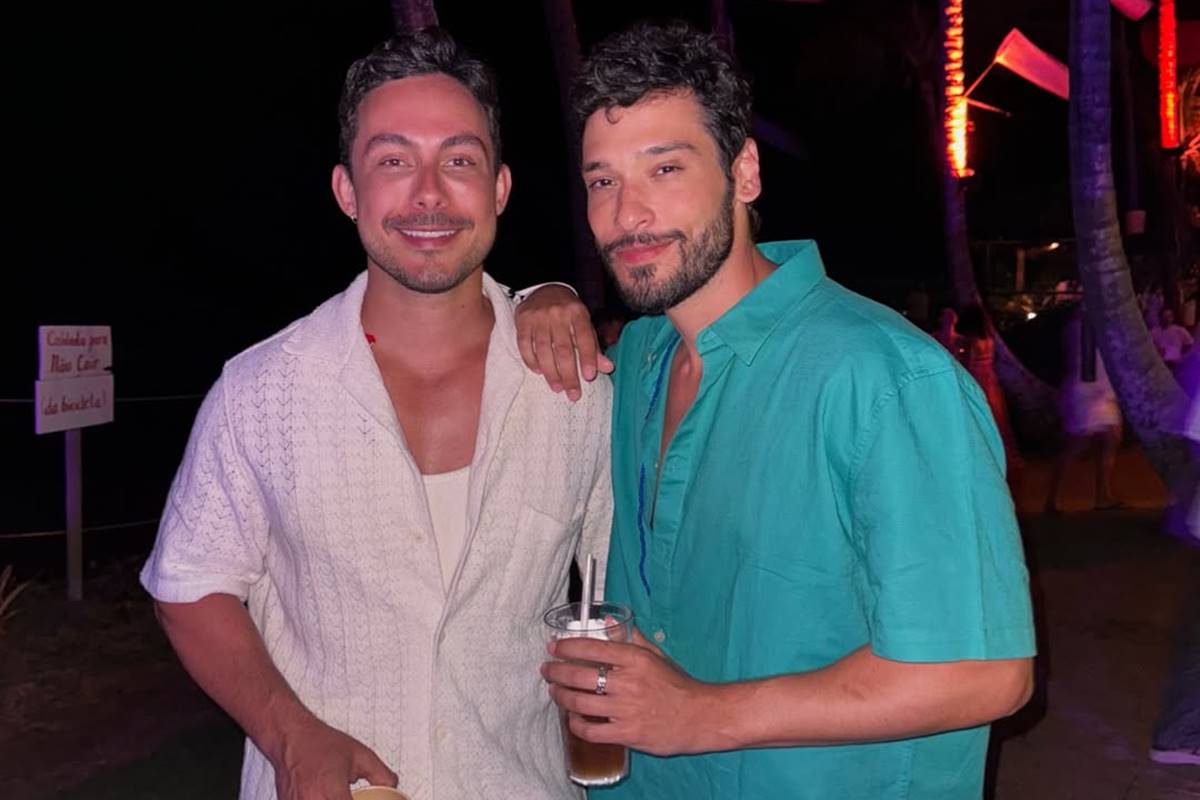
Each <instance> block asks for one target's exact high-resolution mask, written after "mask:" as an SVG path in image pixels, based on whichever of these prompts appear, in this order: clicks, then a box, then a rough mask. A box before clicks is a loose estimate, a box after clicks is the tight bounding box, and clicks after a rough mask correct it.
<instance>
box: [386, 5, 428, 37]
mask: <svg viewBox="0 0 1200 800" xmlns="http://www.w3.org/2000/svg"><path fill="white" fill-rule="evenodd" d="M392 21H393V22H394V23H395V25H396V30H397V31H406V30H407V31H415V30H417V29H418V28H428V27H430V26H431V25H437V24H438V15H437V9H436V8H434V6H433V0H392Z"/></svg>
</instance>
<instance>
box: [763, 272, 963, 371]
mask: <svg viewBox="0 0 1200 800" xmlns="http://www.w3.org/2000/svg"><path fill="white" fill-rule="evenodd" d="M805 305H808V306H809V307H808V308H806V309H803V308H801V309H797V312H796V313H795V314H794V316H793V319H792V320H789V323H790V324H789V331H788V334H787V336H788V338H789V339H790V340H791V343H792V346H793V347H796V348H797V349H804V350H808V351H821V352H823V353H824V357H823V358H822V360H821V361H822V366H823V367H824V369H823V372H824V377H825V378H827V379H829V380H843V381H846V380H850V381H854V382H856V383H859V384H861V383H863V382H864V381H865V382H868V383H870V384H875V385H878V386H879V387H880V388H883V387H887V386H895V385H898V384H901V383H906V382H908V381H911V380H913V379H914V378H918V377H921V376H923V375H931V374H936V373H942V372H953V371H954V370H955V368H956V366H957V361H956V360H955V359H954V357H953V356H952V355H951V354H950V352H949V351H947V350H946V348H945V347H943V346H942V345H941V344H939V343H938V342H937V341H936V340H934V339H933V337H931V336H929V335H928V334H927V333H925V332H924V331H922V330H920V329H919V328H917V327H916V326H915V325H913V324H912V323H910V322H909V321H908V320H907V319H905V318H904V317H903V316H901V315H900V314H898V313H896V312H895V311H893V310H892V309H890V308H888V307H887V306H884V305H882V304H880V303H877V302H875V301H874V300H870V299H868V298H866V297H863V296H862V295H859V294H856V293H855V292H852V291H850V290H848V289H846V288H845V287H843V286H841V285H840V284H838V283H836V282H835V281H832V280H829V279H825V280H823V281H822V282H821V283H820V284H818V286H817V288H816V290H815V291H814V292H813V293H812V295H811V296H810V297H809V298H806V303H805Z"/></svg>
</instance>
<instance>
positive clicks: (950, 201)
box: [921, 71, 1059, 439]
mask: <svg viewBox="0 0 1200 800" xmlns="http://www.w3.org/2000/svg"><path fill="white" fill-rule="evenodd" d="M938 74H939V75H940V74H941V72H940V71H939V73H938ZM921 95H922V99H923V100H924V103H925V112H926V119H927V122H928V124H929V131H930V134H931V136H932V138H933V148H934V152H935V153H936V154H937V161H936V163H937V164H938V169H939V170H940V171H941V176H940V177H941V185H942V211H943V223H942V224H943V231H944V240H945V245H946V266H947V268H948V269H949V273H950V275H949V277H950V296H951V299H952V300H953V301H954V304H955V305H956V306H958V307H959V308H963V307H965V306H969V305H971V304H973V303H978V304H979V305H980V307H981V308H983V309H984V313H987V306H986V305H984V303H983V302H982V300H981V298H980V295H979V285H978V284H977V283H976V281H975V268H974V266H973V265H972V263H971V248H970V244H969V240H968V238H967V213H966V207H965V205H964V203H963V185H962V183H961V181H959V179H958V178H956V177H955V176H954V175H953V173H952V172H951V170H950V165H949V163H948V162H947V160H946V130H945V128H944V127H943V125H942V107H941V100H940V99H939V98H941V97H942V93H941V92H940V91H936V90H935V87H934V84H933V81H931V80H924V81H922V86H921ZM995 338H996V377H997V378H999V380H1000V385H1001V386H1002V387H1003V388H1004V393H1005V394H1006V395H1007V396H1008V398H1009V400H1010V404H1011V408H1012V410H1013V416H1014V417H1015V419H1016V421H1017V423H1018V424H1017V427H1019V428H1020V429H1021V430H1022V431H1024V432H1025V433H1027V434H1028V435H1029V436H1030V437H1032V438H1036V439H1049V438H1051V437H1052V436H1053V435H1054V433H1055V432H1056V431H1057V429H1058V422H1059V419H1058V403H1057V395H1056V393H1055V391H1054V389H1052V388H1051V387H1050V386H1048V385H1047V384H1046V382H1045V381H1043V380H1041V379H1040V378H1038V377H1037V376H1036V375H1034V374H1033V373H1032V372H1030V371H1029V370H1028V369H1026V368H1025V365H1024V364H1022V363H1021V361H1020V359H1018V358H1017V357H1016V355H1015V354H1014V353H1013V352H1012V351H1011V350H1009V349H1008V346H1007V345H1006V344H1005V343H1004V339H1003V337H1001V336H1000V335H999V334H997V335H996V337H995Z"/></svg>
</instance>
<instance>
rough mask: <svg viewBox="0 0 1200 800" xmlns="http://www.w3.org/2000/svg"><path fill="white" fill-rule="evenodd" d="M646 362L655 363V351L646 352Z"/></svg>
mask: <svg viewBox="0 0 1200 800" xmlns="http://www.w3.org/2000/svg"><path fill="white" fill-rule="evenodd" d="M646 363H647V364H653V363H654V353H653V352H650V353H646Z"/></svg>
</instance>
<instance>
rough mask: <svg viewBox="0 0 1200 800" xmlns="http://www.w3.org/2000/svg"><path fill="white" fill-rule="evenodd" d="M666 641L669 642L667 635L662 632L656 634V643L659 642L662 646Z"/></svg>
mask: <svg viewBox="0 0 1200 800" xmlns="http://www.w3.org/2000/svg"><path fill="white" fill-rule="evenodd" d="M666 640H667V635H666V634H665V633H663V632H662V631H655V632H654V641H656V642H658V643H659V644H662V643H663V642H665V641H666Z"/></svg>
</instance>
